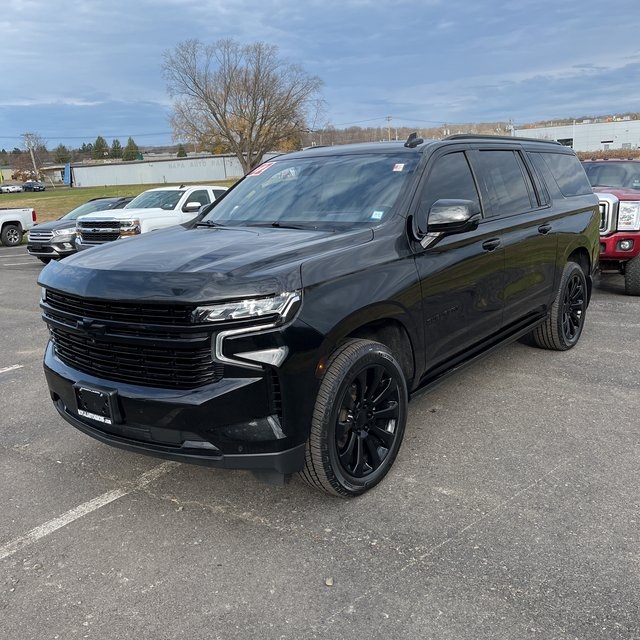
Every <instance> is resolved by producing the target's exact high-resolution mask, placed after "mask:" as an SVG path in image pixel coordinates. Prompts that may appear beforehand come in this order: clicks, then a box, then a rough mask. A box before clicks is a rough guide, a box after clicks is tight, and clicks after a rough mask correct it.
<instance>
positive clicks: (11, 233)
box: [0, 224, 22, 247]
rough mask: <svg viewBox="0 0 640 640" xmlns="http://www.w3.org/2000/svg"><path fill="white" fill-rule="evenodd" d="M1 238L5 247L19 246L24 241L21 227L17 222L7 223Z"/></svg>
mask: <svg viewBox="0 0 640 640" xmlns="http://www.w3.org/2000/svg"><path fill="white" fill-rule="evenodd" d="M0 239H1V240H2V244H3V245H4V246H5V247H16V246H18V245H19V244H20V243H21V242H22V233H21V232H20V227H18V226H17V225H15V224H5V225H4V227H2V234H1V235H0Z"/></svg>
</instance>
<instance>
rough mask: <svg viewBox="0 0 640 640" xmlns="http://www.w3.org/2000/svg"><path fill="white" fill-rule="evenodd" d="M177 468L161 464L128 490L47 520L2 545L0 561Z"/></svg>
mask: <svg viewBox="0 0 640 640" xmlns="http://www.w3.org/2000/svg"><path fill="white" fill-rule="evenodd" d="M177 466H178V463H177V462H163V463H162V464H160V465H158V466H157V467H153V469H149V471H146V472H145V473H143V474H142V475H141V476H140V477H139V478H138V479H137V480H136V481H134V482H133V484H131V485H130V486H129V487H128V488H126V489H125V488H122V489H113V490H112V491H107V492H106V493H103V494H102V495H101V496H98V497H96V498H93V499H92V500H89V501H88V502H85V503H83V504H81V505H78V506H77V507H75V508H74V509H71V510H69V511H67V512H66V513H63V514H62V515H61V516H58V517H57V518H54V519H53V520H49V522H45V523H44V524H41V525H40V526H38V527H35V528H34V529H31V531H29V532H28V533H25V535H23V536H19V537H18V538H15V539H14V540H11V541H10V542H8V543H7V544H4V545H2V546H1V547H0V560H4V559H5V558H8V557H9V556H11V555H13V554H14V553H16V552H17V551H20V550H21V549H24V548H25V547H28V546H29V545H31V544H33V543H34V542H37V541H38V540H40V538H44V537H45V536H48V535H49V534H51V533H54V532H55V531H57V530H58V529H61V528H62V527H65V526H66V525H68V524H71V523H72V522H74V521H75V520H78V519H79V518H82V517H83V516H86V515H87V514H89V513H92V512H93V511H96V510H97V509H100V508H101V507H104V506H106V505H108V504H110V503H111V502H113V501H114V500H118V499H119V498H122V497H124V496H126V495H128V494H130V493H132V492H134V491H138V490H140V489H143V488H144V487H146V486H147V485H148V484H150V483H151V482H154V481H155V480H157V479H158V478H160V476H162V475H164V474H165V473H168V472H169V471H171V469H173V468H174V467H177Z"/></svg>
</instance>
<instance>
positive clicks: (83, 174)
mask: <svg viewBox="0 0 640 640" xmlns="http://www.w3.org/2000/svg"><path fill="white" fill-rule="evenodd" d="M71 171H72V174H73V186H74V187H102V186H104V185H127V184H162V183H167V184H170V183H174V184H179V183H181V182H185V183H186V182H193V183H200V184H209V183H211V182H217V181H219V180H227V179H229V178H240V177H242V176H243V175H244V172H243V170H242V165H241V164H240V161H239V160H238V158H236V157H235V156H231V155H229V156H227V155H225V156H203V157H198V158H171V159H169V160H139V161H136V162H111V163H105V164H91V165H80V164H77V165H72V166H71Z"/></svg>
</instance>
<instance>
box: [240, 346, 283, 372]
mask: <svg viewBox="0 0 640 640" xmlns="http://www.w3.org/2000/svg"><path fill="white" fill-rule="evenodd" d="M288 353H289V349H288V348H287V347H274V348H273V349H260V350H259V351H244V352H242V353H236V354H235V356H236V358H244V359H245V360H253V361H254V362H262V363H263V364H270V365H272V366H274V367H279V366H280V365H281V364H282V363H283V362H284V360H285V358H286V357H287V354H288Z"/></svg>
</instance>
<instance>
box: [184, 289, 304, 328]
mask: <svg viewBox="0 0 640 640" xmlns="http://www.w3.org/2000/svg"><path fill="white" fill-rule="evenodd" d="M299 302H300V292H299V291H287V292H284V293H279V294H277V295H274V296H269V297H267V298H246V299H244V300H234V301H230V302H220V303H218V304H212V305H207V306H202V307H198V308H197V309H196V310H195V311H194V312H193V316H192V317H193V322H195V323H200V322H229V321H232V320H249V319H251V318H264V319H266V318H269V317H273V318H274V320H275V321H282V320H285V319H286V318H287V317H288V316H289V315H290V314H291V313H292V312H293V311H294V310H295V309H297V307H298V305H299Z"/></svg>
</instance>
